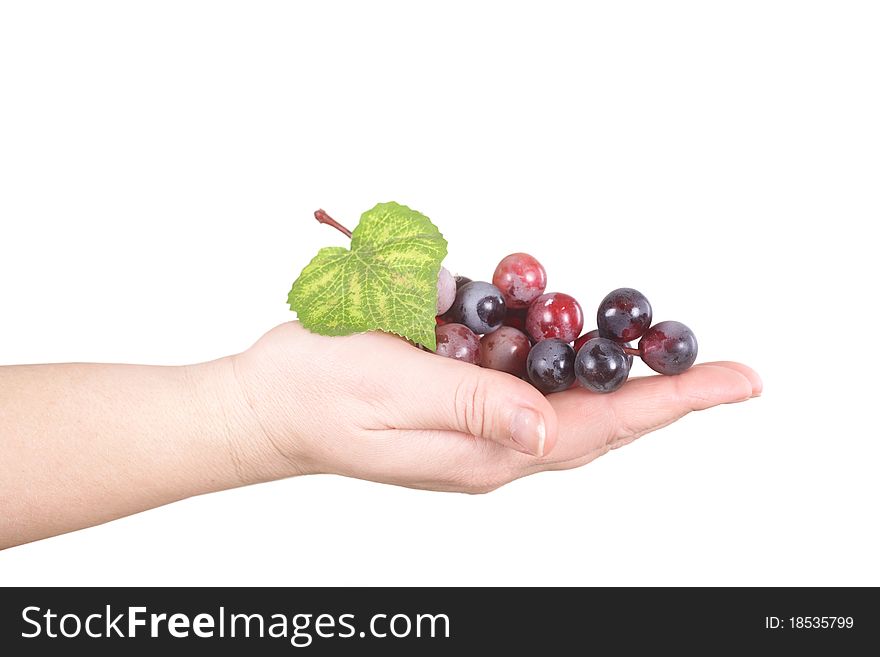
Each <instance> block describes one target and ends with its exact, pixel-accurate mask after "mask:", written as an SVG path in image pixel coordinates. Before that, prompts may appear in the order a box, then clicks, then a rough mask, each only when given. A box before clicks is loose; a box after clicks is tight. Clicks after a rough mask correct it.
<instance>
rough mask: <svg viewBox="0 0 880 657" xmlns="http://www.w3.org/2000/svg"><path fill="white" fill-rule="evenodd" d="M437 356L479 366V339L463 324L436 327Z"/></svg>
mask: <svg viewBox="0 0 880 657" xmlns="http://www.w3.org/2000/svg"><path fill="white" fill-rule="evenodd" d="M436 332H437V354H438V355H440V356H445V357H447V358H454V359H456V360H463V361H464V362H466V363H473V364H474V365H479V364H480V338H478V337H477V335H476V334H475V333H474V332H473V331H471V330H470V329H469V328H468V327H467V326H465V325H464V324H443V325H441V326H438V327H437V329H436Z"/></svg>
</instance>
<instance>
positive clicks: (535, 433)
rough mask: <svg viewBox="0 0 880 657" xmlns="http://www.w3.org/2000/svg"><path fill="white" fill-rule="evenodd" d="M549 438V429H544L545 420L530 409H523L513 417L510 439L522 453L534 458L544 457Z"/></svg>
mask: <svg viewBox="0 0 880 657" xmlns="http://www.w3.org/2000/svg"><path fill="white" fill-rule="evenodd" d="M546 437H547V429H546V428H545V427H544V418H543V417H542V416H541V414H540V413H536V412H535V411H533V410H530V409H528V408H521V409H520V410H518V411H517V412H516V414H515V415H514V416H513V421H512V422H511V423H510V439H511V440H513V442H515V443H516V444H517V445H519V447H520V448H521V449H522V451H524V452H526V453H528V454H532V455H534V456H544V439H545V438H546Z"/></svg>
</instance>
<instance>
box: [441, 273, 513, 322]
mask: <svg viewBox="0 0 880 657" xmlns="http://www.w3.org/2000/svg"><path fill="white" fill-rule="evenodd" d="M505 310H506V308H505V305H504V298H503V297H502V296H501V291H500V290H499V289H498V288H497V287H495V286H494V285H492V284H491V283H485V282H483V281H471V282H470V283H466V284H465V285H462V286H461V287H460V288H459V289H458V292H457V293H456V295H455V301H454V302H453V303H452V308H450V309H449V312H447V313H446V314H445V315H444V316H443V319H444V320H445V321H447V322H456V323H458V324H464V325H465V326H467V327H468V328H469V329H470V330H471V331H473V332H474V333H491V332H492V331H494V330H495V329H497V328H498V327H499V326H501V324H502V323H503V322H504V314H505Z"/></svg>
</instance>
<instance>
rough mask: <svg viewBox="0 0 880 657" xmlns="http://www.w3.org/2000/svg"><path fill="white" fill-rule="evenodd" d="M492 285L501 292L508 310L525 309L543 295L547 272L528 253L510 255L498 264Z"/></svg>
mask: <svg viewBox="0 0 880 657" xmlns="http://www.w3.org/2000/svg"><path fill="white" fill-rule="evenodd" d="M492 284H493V285H494V286H495V287H497V288H498V289H499V290H501V294H503V295H504V303H506V304H507V307H508V308H527V307H528V306H529V304H530V303H531V302H532V301H534V300H535V299H536V298H538V297H539V296H541V294H543V293H544V288H546V287H547V272H546V271H545V270H544V267H543V265H541V263H540V262H538V261H537V260H536V259H535V258H534V257H532V256H530V255H529V254H528V253H511V254H510V255H509V256H506V257H505V258H503V259H502V260H501V262H499V263H498V266H497V267H496V268H495V274H494V275H493V276H492Z"/></svg>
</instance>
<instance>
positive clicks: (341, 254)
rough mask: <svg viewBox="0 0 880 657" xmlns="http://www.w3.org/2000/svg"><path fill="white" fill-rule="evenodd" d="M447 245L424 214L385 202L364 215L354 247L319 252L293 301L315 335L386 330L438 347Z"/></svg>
mask: <svg viewBox="0 0 880 657" xmlns="http://www.w3.org/2000/svg"><path fill="white" fill-rule="evenodd" d="M445 257H446V240H445V239H443V235H441V234H440V231H439V230H437V227H436V226H435V225H434V224H432V223H431V220H430V219H428V218H427V217H426V216H425V215H423V214H421V213H420V212H416V211H415V210H410V209H409V208H408V207H406V206H405V205H400V204H398V203H393V202H392V203H379V204H378V205H376V207H374V208H373V209H372V210H367V211H366V212H364V213H363V214H362V215H361V221H360V223H359V224H358V225H357V228H355V229H354V231H353V232H352V235H351V249H345V248H343V247H340V246H334V247H328V248H324V249H321V250H320V251H318V255H316V256H315V257H314V259H312V261H311V262H310V263H309V264H308V265H307V266H306V268H305V269H303V270H302V273H301V274H300V275H299V278H298V279H296V282H294V284H293V287H292V288H291V290H290V295H289V296H288V297H287V302H288V303H289V304H290V309H291V310H293V311H296V314H297V316H298V317H299V321H300V322H301V323H302V325H303V326H305V327H306V328H307V329H309V330H310V331H313V332H315V333H320V334H321V335H350V334H352V333H361V332H363V331H374V330H378V331H387V332H390V333H396V334H398V335H401V336H403V337H405V338H407V339H409V340H412V341H413V342H417V343H419V344H421V345H424V346H426V347H428V348H429V349H432V350H433V349H435V348H436V346H437V345H436V338H435V335H434V329H435V326H436V323H435V321H434V316H435V315H436V314H437V276H438V274H439V273H440V263H442V262H443V258H445Z"/></svg>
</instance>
